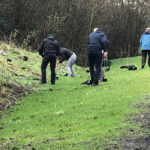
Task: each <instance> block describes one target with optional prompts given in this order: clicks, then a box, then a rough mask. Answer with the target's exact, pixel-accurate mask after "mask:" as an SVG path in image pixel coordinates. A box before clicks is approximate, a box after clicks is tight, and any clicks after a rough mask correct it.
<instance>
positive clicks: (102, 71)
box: [98, 55, 104, 80]
mask: <svg viewBox="0 0 150 150" xmlns="http://www.w3.org/2000/svg"><path fill="white" fill-rule="evenodd" d="M103 61H104V58H103V55H102V62H101V65H100V75H99V77H98V78H99V80H102V78H104V68H103Z"/></svg>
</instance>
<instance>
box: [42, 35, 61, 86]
mask: <svg viewBox="0 0 150 150" xmlns="http://www.w3.org/2000/svg"><path fill="white" fill-rule="evenodd" d="M59 51H60V48H59V44H58V42H57V41H56V40H55V38H54V36H53V35H52V34H49V35H48V36H47V37H46V38H45V39H44V40H43V41H42V43H41V45H40V48H39V54H40V55H41V56H42V57H43V61H42V65H41V72H42V82H41V83H42V84H45V83H46V67H47V65H48V63H49V62H50V69H51V84H55V78H56V74H55V67H56V56H57V55H58V54H59Z"/></svg>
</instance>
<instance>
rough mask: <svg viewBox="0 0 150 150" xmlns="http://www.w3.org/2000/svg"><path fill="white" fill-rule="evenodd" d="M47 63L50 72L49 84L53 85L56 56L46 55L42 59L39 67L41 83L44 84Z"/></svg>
mask: <svg viewBox="0 0 150 150" xmlns="http://www.w3.org/2000/svg"><path fill="white" fill-rule="evenodd" d="M49 62H50V70H51V84H55V77H56V74H55V67H56V55H46V56H44V57H43V61H42V65H41V71H42V83H46V68H47V65H48V63H49Z"/></svg>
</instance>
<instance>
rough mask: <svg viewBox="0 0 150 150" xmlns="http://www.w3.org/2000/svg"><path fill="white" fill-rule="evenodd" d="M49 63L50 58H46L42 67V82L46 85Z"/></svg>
mask: <svg viewBox="0 0 150 150" xmlns="http://www.w3.org/2000/svg"><path fill="white" fill-rule="evenodd" d="M48 63H49V57H48V56H44V57H43V61H42V65H41V72H42V81H41V83H46V67H47V64H48Z"/></svg>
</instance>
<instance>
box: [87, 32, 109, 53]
mask: <svg viewBox="0 0 150 150" xmlns="http://www.w3.org/2000/svg"><path fill="white" fill-rule="evenodd" d="M108 44H109V42H108V40H107V38H106V35H105V34H104V33H103V32H101V31H100V30H97V31H96V32H92V33H91V34H90V35H89V42H88V51H89V52H95V51H101V50H104V51H106V49H107V47H108Z"/></svg>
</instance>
